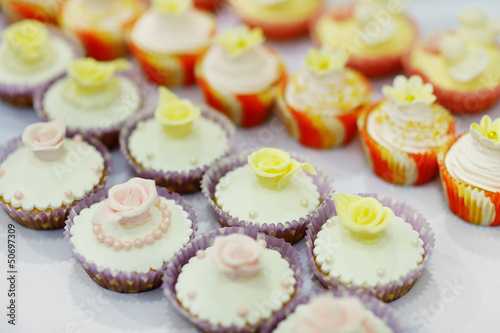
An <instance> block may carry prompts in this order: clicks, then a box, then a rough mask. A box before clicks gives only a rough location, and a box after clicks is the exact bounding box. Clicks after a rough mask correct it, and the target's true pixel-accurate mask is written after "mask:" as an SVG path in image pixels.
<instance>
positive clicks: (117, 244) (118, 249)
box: [113, 241, 123, 251]
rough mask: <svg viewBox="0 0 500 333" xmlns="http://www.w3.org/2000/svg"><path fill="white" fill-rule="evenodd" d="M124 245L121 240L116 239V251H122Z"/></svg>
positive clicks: (114, 245)
mask: <svg viewBox="0 0 500 333" xmlns="http://www.w3.org/2000/svg"><path fill="white" fill-rule="evenodd" d="M122 247H123V245H122V242H120V241H115V242H114V243H113V249H114V250H115V251H120V250H121V249H122Z"/></svg>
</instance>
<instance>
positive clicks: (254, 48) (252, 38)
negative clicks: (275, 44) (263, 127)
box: [196, 26, 286, 127]
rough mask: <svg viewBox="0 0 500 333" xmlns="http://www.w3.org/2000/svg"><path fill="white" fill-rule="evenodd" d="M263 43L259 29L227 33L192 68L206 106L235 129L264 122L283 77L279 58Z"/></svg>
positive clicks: (284, 76) (241, 27)
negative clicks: (223, 116) (194, 67)
mask: <svg viewBox="0 0 500 333" xmlns="http://www.w3.org/2000/svg"><path fill="white" fill-rule="evenodd" d="M263 42H264V37H263V35H262V31H261V30H260V29H249V28H248V27H246V26H240V27H237V28H234V29H232V30H228V31H226V32H225V33H223V34H222V35H220V36H218V37H217V38H216V42H215V43H214V44H213V45H212V46H211V47H210V48H209V49H208V51H207V52H206V54H205V55H204V56H203V57H202V58H201V59H200V61H199V62H198V65H197V67H196V78H197V80H198V84H199V85H200V88H201V90H202V91H203V93H204V95H205V99H206V101H207V103H208V104H209V105H210V106H212V107H213V108H215V109H217V110H219V111H220V112H222V113H224V114H225V115H226V116H228V117H229V119H231V120H232V121H233V122H234V123H235V124H236V125H239V126H243V127H250V126H255V125H259V124H261V123H262V122H264V121H265V120H266V119H267V116H268V114H269V112H270V110H271V109H272V108H273V106H274V101H275V99H276V93H277V90H278V87H279V85H280V83H281V82H282V81H284V80H285V78H286V69H285V66H284V64H283V63H282V61H281V59H280V58H279V56H278V55H277V54H276V52H274V51H273V50H271V49H270V48H268V47H267V46H264V45H263Z"/></svg>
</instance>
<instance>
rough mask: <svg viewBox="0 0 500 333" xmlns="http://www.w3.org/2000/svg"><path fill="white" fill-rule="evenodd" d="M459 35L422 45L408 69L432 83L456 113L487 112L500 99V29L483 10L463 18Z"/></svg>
mask: <svg viewBox="0 0 500 333" xmlns="http://www.w3.org/2000/svg"><path fill="white" fill-rule="evenodd" d="M460 19H461V22H462V26H461V27H460V28H459V29H458V30H457V31H451V32H450V31H449V32H444V33H440V34H438V35H437V36H433V37H430V38H427V39H424V40H422V41H420V42H418V43H417V44H416V45H415V47H414V48H413V49H412V50H411V52H409V53H408V54H407V55H406V57H405V59H404V65H405V69H406V72H407V73H409V74H411V75H412V74H418V75H420V76H421V77H422V78H423V79H424V81H426V82H430V83H431V84H432V85H433V86H434V89H435V94H436V97H437V100H438V102H439V103H440V104H442V105H443V106H445V107H446V108H448V109H449V110H450V111H451V112H455V113H475V112H480V111H483V110H486V109H488V108H490V107H491V106H492V105H494V104H495V103H496V102H497V101H498V100H499V99H500V71H499V67H498V64H499V63H500V47H499V46H498V45H497V44H496V37H497V36H498V34H499V32H500V29H498V27H497V26H495V24H494V23H493V22H489V21H488V19H487V18H486V15H485V14H484V13H483V12H482V11H480V10H469V11H467V12H465V13H464V14H462V15H461V16H460Z"/></svg>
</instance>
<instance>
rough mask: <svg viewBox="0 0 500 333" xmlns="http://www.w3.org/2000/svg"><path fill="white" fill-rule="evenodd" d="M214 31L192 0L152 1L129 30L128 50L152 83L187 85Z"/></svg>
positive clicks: (213, 24)
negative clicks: (148, 8) (149, 6)
mask: <svg viewBox="0 0 500 333" xmlns="http://www.w3.org/2000/svg"><path fill="white" fill-rule="evenodd" d="M215 30H216V21H215V19H214V17H213V16H212V15H211V14H209V13H207V12H204V11H200V10H197V9H195V8H193V2H192V0H154V1H153V6H152V8H151V9H150V10H149V11H147V12H146V13H144V14H143V15H142V16H141V17H140V18H139V20H138V21H137V22H136V24H135V25H134V27H133V28H132V30H131V32H130V38H129V47H130V49H131V51H132V53H133V55H134V56H135V58H136V59H137V61H138V62H139V64H140V66H141V67H142V69H143V72H144V74H145V75H146V77H147V78H148V79H149V80H151V81H152V82H154V83H156V84H159V85H164V86H176V85H190V84H192V83H194V81H195V79H194V66H195V63H196V59H197V58H198V57H199V56H200V55H201V54H203V53H204V52H205V51H206V50H207V48H208V46H209V45H210V42H211V40H212V37H213V36H214V35H215Z"/></svg>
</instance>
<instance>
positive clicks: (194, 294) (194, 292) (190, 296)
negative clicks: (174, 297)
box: [188, 290, 196, 299]
mask: <svg viewBox="0 0 500 333" xmlns="http://www.w3.org/2000/svg"><path fill="white" fill-rule="evenodd" d="M188 297H189V298H190V299H195V298H196V291H194V290H190V291H189V292H188Z"/></svg>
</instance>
